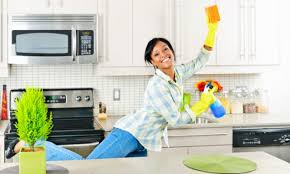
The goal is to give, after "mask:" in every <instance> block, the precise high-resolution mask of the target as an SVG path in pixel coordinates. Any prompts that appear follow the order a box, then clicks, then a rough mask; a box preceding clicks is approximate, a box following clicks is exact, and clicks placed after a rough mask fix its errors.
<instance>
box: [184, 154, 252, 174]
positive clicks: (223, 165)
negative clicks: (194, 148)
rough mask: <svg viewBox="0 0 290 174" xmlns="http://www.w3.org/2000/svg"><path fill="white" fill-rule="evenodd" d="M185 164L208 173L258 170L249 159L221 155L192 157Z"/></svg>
mask: <svg viewBox="0 0 290 174" xmlns="http://www.w3.org/2000/svg"><path fill="white" fill-rule="evenodd" d="M183 164H184V165H185V166H187V167H189V168H191V169H194V170H199V171H202V172H208V173H223V174H227V173H231V174H237V173H247V172H251V171H254V170H256V169H257V164H256V163H255V162H252V161H250V160H248V159H244V158H240V157H234V156H229V155H219V154H207V155H192V156H191V157H189V158H187V159H185V160H183Z"/></svg>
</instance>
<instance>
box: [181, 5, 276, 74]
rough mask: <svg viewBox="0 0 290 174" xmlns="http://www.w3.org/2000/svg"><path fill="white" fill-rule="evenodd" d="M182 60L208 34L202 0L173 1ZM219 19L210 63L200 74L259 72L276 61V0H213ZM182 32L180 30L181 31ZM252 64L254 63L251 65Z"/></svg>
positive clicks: (194, 52)
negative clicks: (175, 5) (216, 5)
mask: <svg viewBox="0 0 290 174" xmlns="http://www.w3.org/2000/svg"><path fill="white" fill-rule="evenodd" d="M176 2H177V9H176V15H177V21H176V27H177V28H179V31H178V30H177V31H176V32H177V33H176V35H177V38H176V39H177V41H176V42H177V43H178V46H177V47H179V48H180V50H181V52H180V56H181V60H184V59H188V58H191V57H194V56H196V54H197V53H198V51H199V48H200V46H201V45H202V44H203V42H204V39H205V37H206V33H207V26H206V23H205V11H204V9H205V6H206V4H204V3H203V2H202V1H191V0H176ZM216 2H217V4H218V7H219V12H220V15H221V22H220V24H219V26H218V33H217V42H216V46H215V48H214V51H213V54H212V55H211V58H210V62H209V63H208V65H214V66H207V67H206V68H205V69H204V70H202V71H201V73H203V72H205V73H244V72H245V73H251V72H253V73H254V72H261V71H263V69H261V68H262V67H264V68H266V67H267V68H268V67H269V65H270V66H272V65H278V64H279V33H278V31H279V8H278V7H279V1H278V2H277V1H274V0H269V1H262V0H240V1H236V0H234V1H233V0H216ZM180 31H181V32H180ZM253 65H255V66H253Z"/></svg>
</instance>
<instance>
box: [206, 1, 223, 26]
mask: <svg viewBox="0 0 290 174" xmlns="http://www.w3.org/2000/svg"><path fill="white" fill-rule="evenodd" d="M205 12H206V15H207V17H208V22H209V23H216V22H218V21H220V20H221V18H220V14H219V10H218V7H217V5H213V6H209V7H207V8H205Z"/></svg>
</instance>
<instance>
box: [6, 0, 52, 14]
mask: <svg viewBox="0 0 290 174" xmlns="http://www.w3.org/2000/svg"><path fill="white" fill-rule="evenodd" d="M7 1H8V13H24V14H25V13H27V14H31V13H37V14H43V13H52V12H53V2H52V0H7Z"/></svg>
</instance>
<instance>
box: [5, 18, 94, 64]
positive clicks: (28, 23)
mask: <svg viewBox="0 0 290 174" xmlns="http://www.w3.org/2000/svg"><path fill="white" fill-rule="evenodd" d="M8 31H9V36H8V63H10V64H75V63H80V64H85V63H97V59H98V56H97V47H98V46H97V44H98V43H97V18H96V15H18V16H9V19H8Z"/></svg>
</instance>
